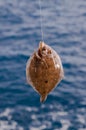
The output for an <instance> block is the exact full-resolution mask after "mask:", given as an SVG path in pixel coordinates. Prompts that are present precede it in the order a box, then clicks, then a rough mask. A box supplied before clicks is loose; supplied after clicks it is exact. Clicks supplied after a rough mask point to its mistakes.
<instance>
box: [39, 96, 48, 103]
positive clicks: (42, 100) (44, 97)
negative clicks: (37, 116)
mask: <svg viewBox="0 0 86 130" xmlns="http://www.w3.org/2000/svg"><path fill="white" fill-rule="evenodd" d="M46 99H47V95H41V97H40V102H41V103H43V102H44V101H45V100H46Z"/></svg>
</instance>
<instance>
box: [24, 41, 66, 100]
mask: <svg viewBox="0 0 86 130" xmlns="http://www.w3.org/2000/svg"><path fill="white" fill-rule="evenodd" d="M63 77H64V71H63V67H62V63H61V60H60V57H59V55H58V54H57V53H56V52H55V51H54V50H53V49H52V48H51V47H50V46H48V45H46V44H45V43H44V42H40V43H39V48H38V50H37V51H35V52H34V53H33V55H32V56H31V57H30V59H29V60H28V62H27V65H26V78H27V82H28V83H29V84H30V85H31V86H32V87H33V88H34V89H35V90H36V91H37V92H38V93H39V94H40V96H41V98H40V101H41V102H43V101H45V99H46V97H47V95H48V94H49V93H50V92H51V91H52V89H53V88H55V86H57V85H58V83H59V82H60V81H61V80H62V79H63Z"/></svg>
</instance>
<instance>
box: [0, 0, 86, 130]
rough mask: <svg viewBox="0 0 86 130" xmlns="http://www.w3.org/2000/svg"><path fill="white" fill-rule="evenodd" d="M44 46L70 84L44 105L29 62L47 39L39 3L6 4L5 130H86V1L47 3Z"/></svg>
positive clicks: (1, 104)
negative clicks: (30, 78) (58, 61)
mask: <svg viewBox="0 0 86 130" xmlns="http://www.w3.org/2000/svg"><path fill="white" fill-rule="evenodd" d="M41 6H42V18H43V32H44V41H45V42H46V43H47V44H48V45H50V46H51V47H52V48H54V49H55V50H56V52H57V53H58V54H59V55H60V56H61V59H62V63H63V67H64V72H65V78H64V80H62V82H61V83H60V84H59V85H58V87H56V88H55V89H54V90H53V91H52V92H51V93H50V94H49V96H48V98H47V100H46V102H45V103H43V104H41V103H40V100H39V95H38V94H37V93H36V92H35V91H34V90H33V88H32V87H31V86H29V85H28V84H27V82H26V74H25V68H26V62H27V60H28V59H29V57H30V55H31V54H32V53H33V51H34V50H35V49H36V48H37V47H38V44H39V42H40V40H42V39H41V31H40V7H39V1H38V0H0V130H86V0H47V1H46V0H41Z"/></svg>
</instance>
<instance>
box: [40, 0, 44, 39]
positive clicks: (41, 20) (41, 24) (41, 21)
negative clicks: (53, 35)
mask: <svg viewBox="0 0 86 130" xmlns="http://www.w3.org/2000/svg"><path fill="white" fill-rule="evenodd" d="M39 8H40V27H41V38H42V41H44V33H43V17H42V6H41V0H39Z"/></svg>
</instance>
